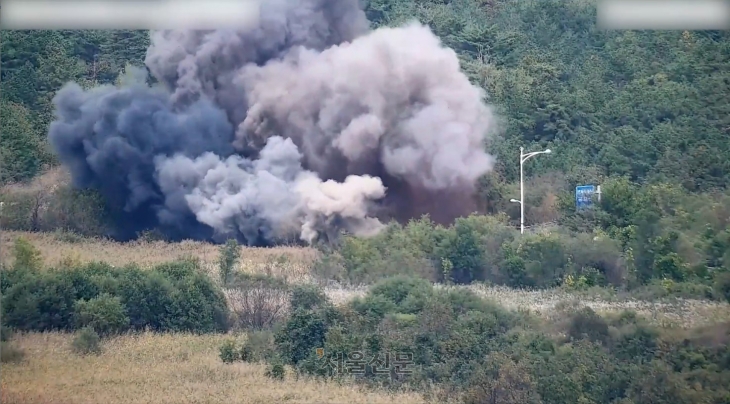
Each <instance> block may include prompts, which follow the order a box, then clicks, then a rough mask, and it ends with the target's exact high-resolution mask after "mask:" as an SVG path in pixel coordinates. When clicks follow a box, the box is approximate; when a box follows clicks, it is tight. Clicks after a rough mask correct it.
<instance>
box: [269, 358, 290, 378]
mask: <svg viewBox="0 0 730 404" xmlns="http://www.w3.org/2000/svg"><path fill="white" fill-rule="evenodd" d="M264 375H265V376H266V377H268V378H271V379H274V380H284V376H285V375H286V369H285V368H284V364H283V363H281V362H278V361H277V362H274V363H271V364H270V365H269V366H268V367H267V368H266V372H265V373H264Z"/></svg>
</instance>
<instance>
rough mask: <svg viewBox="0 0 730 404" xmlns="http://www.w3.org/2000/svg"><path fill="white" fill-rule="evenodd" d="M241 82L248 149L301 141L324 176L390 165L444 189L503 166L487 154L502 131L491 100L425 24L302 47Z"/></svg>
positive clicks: (419, 182)
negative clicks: (272, 139)
mask: <svg viewBox="0 0 730 404" xmlns="http://www.w3.org/2000/svg"><path fill="white" fill-rule="evenodd" d="M235 82H236V84H239V85H241V86H242V87H243V88H244V91H245V93H246V94H247V95H248V97H249V110H248V113H247V117H246V120H245V121H244V122H243V123H242V124H241V127H239V131H238V138H237V141H238V144H239V145H240V144H241V143H243V142H247V141H248V142H252V141H253V142H254V143H253V144H251V146H254V147H256V146H257V145H258V144H260V143H261V142H262V141H263V140H264V138H265V137H266V136H271V135H273V134H281V135H283V136H286V137H289V138H292V139H294V140H295V142H296V143H297V145H299V146H300V147H301V148H302V150H303V151H304V154H305V156H306V161H307V164H308V166H309V167H311V168H312V169H314V170H316V171H317V172H318V173H319V174H321V175H327V174H328V173H331V172H333V171H336V170H343V169H344V170H346V171H347V172H348V173H355V172H357V171H358V169H359V168H360V167H363V165H365V166H371V167H372V166H374V165H376V164H378V163H380V164H382V166H383V168H384V169H385V172H387V174H389V175H391V176H393V177H396V178H398V179H401V180H404V181H406V182H408V183H410V184H412V185H413V186H416V187H419V188H424V189H426V190H443V189H449V188H458V187H461V186H471V185H473V184H474V181H475V180H476V179H477V178H478V177H479V176H480V175H482V174H484V173H485V172H487V171H488V170H490V169H491V168H492V166H493V163H494V161H493V158H492V157H491V156H489V155H487V154H486V153H485V152H484V150H483V149H484V145H483V141H484V136H485V134H487V133H490V132H491V131H493V130H494V129H495V128H494V127H493V123H494V117H493V116H492V111H491V109H490V108H489V107H488V106H487V105H485V104H484V102H483V98H484V96H485V94H484V93H483V91H482V90H481V89H479V88H477V87H475V86H473V85H472V84H471V83H470V82H469V80H468V79H467V77H466V76H465V75H464V74H463V73H462V72H461V71H460V66H459V60H458V58H457V56H456V53H455V52H454V51H453V50H451V49H448V48H445V47H443V46H441V43H440V41H439V39H438V38H437V37H436V36H434V35H433V33H432V32H431V31H430V29H428V28H427V27H425V26H422V25H420V24H417V23H411V24H409V25H407V26H405V27H400V28H382V29H379V30H377V31H374V32H372V33H370V34H368V35H365V36H362V37H359V38H357V39H355V40H354V41H352V42H351V43H345V44H341V45H335V46H333V47H331V48H328V49H326V50H325V51H323V52H318V51H314V50H309V49H298V50H297V51H294V52H290V53H289V54H288V55H287V56H286V57H284V59H283V60H281V61H279V60H276V61H271V62H269V63H267V64H266V65H264V66H255V65H249V66H246V67H244V68H243V69H242V70H241V72H240V74H239V75H238V76H237V77H236V79H235ZM343 159H344V160H345V161H346V162H347V165H346V166H344V167H343V166H342V164H341V162H342V161H343Z"/></svg>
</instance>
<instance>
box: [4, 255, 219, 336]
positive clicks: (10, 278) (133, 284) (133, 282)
mask: <svg viewBox="0 0 730 404" xmlns="http://www.w3.org/2000/svg"><path fill="white" fill-rule="evenodd" d="M0 280H1V284H2V288H3V289H4V290H3V294H2V315H3V322H4V323H5V324H6V325H7V326H11V327H14V328H16V329H18V330H23V331H47V330H72V329H77V328H78V327H79V326H80V324H77V322H76V320H77V316H76V302H77V301H78V300H92V299H94V298H97V297H99V296H100V295H101V294H104V293H106V294H108V295H109V296H110V297H112V298H118V299H119V303H120V304H121V305H122V306H123V309H124V310H123V311H124V313H125V314H126V316H127V317H128V318H129V320H128V321H129V325H128V326H127V327H123V328H132V329H144V328H146V327H150V328H152V329H154V330H160V331H192V332H215V331H225V330H227V329H228V317H229V312H228V306H227V302H226V299H225V296H224V295H223V292H222V291H221V290H220V289H219V288H217V287H216V285H215V284H214V283H213V282H212V281H211V279H210V278H209V277H208V276H207V275H205V274H203V273H201V272H200V271H198V270H197V269H196V266H195V263H191V262H187V261H181V262H173V263H168V264H164V265H161V266H159V267H157V268H155V269H153V270H142V269H140V268H138V267H136V266H128V267H122V268H113V267H111V266H109V265H107V264H103V263H92V264H87V265H86V266H83V267H80V268H60V269H58V270H55V271H51V272H34V271H28V270H23V269H13V270H10V271H5V270H3V271H0ZM107 300H108V299H107ZM107 300H104V302H105V303H104V305H100V307H102V306H103V307H104V308H105V309H104V310H107V309H109V310H111V307H112V306H113V305H114V303H109V304H107V303H108V302H107ZM87 304H88V303H87ZM94 304H99V302H97V303H94ZM81 307H90V306H85V305H84V304H82V306H81ZM118 308H119V307H118V306H116V309H118ZM116 309H115V310H116ZM117 311H118V310H117ZM89 321H90V320H89ZM95 321H96V320H95ZM113 324H118V323H117V322H116V320H115V321H114V322H113ZM114 327H117V326H114ZM99 331H100V332H102V333H106V331H104V330H103V329H102V328H99ZM117 331H123V330H122V329H117Z"/></svg>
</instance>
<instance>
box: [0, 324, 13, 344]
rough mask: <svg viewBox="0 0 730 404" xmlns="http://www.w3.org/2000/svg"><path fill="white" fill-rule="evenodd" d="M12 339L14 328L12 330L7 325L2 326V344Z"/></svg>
mask: <svg viewBox="0 0 730 404" xmlns="http://www.w3.org/2000/svg"><path fill="white" fill-rule="evenodd" d="M12 337H13V329H12V328H10V327H8V326H6V325H2V326H0V342H4V341H10V338H12Z"/></svg>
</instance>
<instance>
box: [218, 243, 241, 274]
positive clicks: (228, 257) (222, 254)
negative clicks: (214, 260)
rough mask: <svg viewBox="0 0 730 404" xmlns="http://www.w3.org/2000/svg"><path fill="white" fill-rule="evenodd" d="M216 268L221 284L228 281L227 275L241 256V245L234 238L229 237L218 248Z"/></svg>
mask: <svg viewBox="0 0 730 404" xmlns="http://www.w3.org/2000/svg"><path fill="white" fill-rule="evenodd" d="M218 254H219V257H218V269H219V271H220V277H221V281H222V282H223V285H226V284H227V283H228V280H229V277H230V276H231V274H232V273H233V270H234V268H235V266H236V263H237V262H238V260H239V258H240V257H241V247H240V246H239V245H238V241H236V240H235V239H229V240H228V241H226V243H225V244H224V245H222V246H221V247H220V249H219V250H218Z"/></svg>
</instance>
